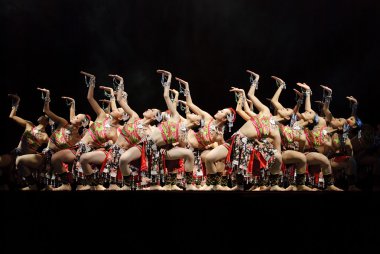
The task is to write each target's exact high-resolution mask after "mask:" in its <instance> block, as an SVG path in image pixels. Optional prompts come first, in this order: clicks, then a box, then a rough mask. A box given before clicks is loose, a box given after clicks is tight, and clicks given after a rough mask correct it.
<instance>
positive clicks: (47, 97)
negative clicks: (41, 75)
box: [37, 88, 68, 126]
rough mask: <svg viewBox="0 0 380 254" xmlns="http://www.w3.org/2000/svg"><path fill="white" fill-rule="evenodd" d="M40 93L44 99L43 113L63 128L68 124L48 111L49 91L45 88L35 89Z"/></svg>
mask: <svg viewBox="0 0 380 254" xmlns="http://www.w3.org/2000/svg"><path fill="white" fill-rule="evenodd" d="M37 89H38V90H40V91H41V92H43V93H45V99H44V109H43V112H44V113H45V114H46V115H47V116H48V117H49V118H50V119H51V120H53V122H55V123H57V124H58V126H65V125H66V124H67V123H68V122H67V120H66V119H65V118H63V117H60V116H57V115H56V114H54V113H53V112H52V111H51V110H50V91H49V90H48V89H45V88H37Z"/></svg>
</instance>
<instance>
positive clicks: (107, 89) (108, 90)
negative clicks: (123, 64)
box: [99, 86, 117, 111]
mask: <svg viewBox="0 0 380 254" xmlns="http://www.w3.org/2000/svg"><path fill="white" fill-rule="evenodd" d="M99 88H100V89H103V90H104V91H105V92H106V93H107V94H110V99H109V101H110V103H109V105H110V106H111V109H110V110H111V111H114V110H117V105H116V100H115V93H114V91H113V88H112V87H108V86H99Z"/></svg>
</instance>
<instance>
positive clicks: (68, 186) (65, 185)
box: [52, 184, 71, 191]
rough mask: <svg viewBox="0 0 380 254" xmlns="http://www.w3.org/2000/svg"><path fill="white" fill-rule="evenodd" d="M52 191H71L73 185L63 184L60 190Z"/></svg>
mask: <svg viewBox="0 0 380 254" xmlns="http://www.w3.org/2000/svg"><path fill="white" fill-rule="evenodd" d="M52 191H71V185H70V184H62V185H61V186H59V187H58V188H53V190H52Z"/></svg>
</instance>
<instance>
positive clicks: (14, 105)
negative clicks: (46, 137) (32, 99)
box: [8, 94, 33, 128]
mask: <svg viewBox="0 0 380 254" xmlns="http://www.w3.org/2000/svg"><path fill="white" fill-rule="evenodd" d="M8 96H9V97H11V98H12V110H11V113H10V114H9V118H11V119H12V120H13V121H15V122H16V123H18V124H19V125H21V126H22V127H24V128H25V127H26V125H28V124H29V125H33V124H32V123H31V122H30V121H27V120H25V119H23V118H21V117H19V116H16V113H17V109H18V106H19V104H20V97H19V96H18V95H17V94H8Z"/></svg>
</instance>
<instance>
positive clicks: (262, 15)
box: [0, 0, 380, 152]
mask: <svg viewBox="0 0 380 254" xmlns="http://www.w3.org/2000/svg"><path fill="white" fill-rule="evenodd" d="M379 7H380V2H379V1H375V0H373V1H368V0H365V1H355V0H345V1H331V0H318V1H296V0H291V1H273V0H266V1H253V0H251V1H248V0H233V1H232V0H230V1H227V0H218V1H216V0H214V1H211V0H198V1H191V0H176V1H174V0H165V1H164V0H156V1H146V0H139V1H116V0H107V1H106V0H103V1H101V0H91V1H90V0H89V1H67V0H66V1H61V0H56V1H47V0H46V1H40V0H36V1H21V0H1V1H0V24H1V26H2V27H1V40H0V43H1V47H0V48H1V58H0V59H1V60H0V61H1V62H2V68H1V75H0V84H1V91H2V92H1V94H0V98H1V100H0V101H1V114H0V117H1V119H0V121H1V133H7V134H6V135H4V134H3V137H2V138H3V141H4V139H5V142H4V145H1V146H0V149H1V151H2V152H5V151H8V150H10V149H11V148H13V147H14V146H16V145H17V142H18V139H19V137H20V134H21V133H22V131H23V130H22V128H19V127H17V125H16V124H15V123H13V122H12V121H10V120H9V119H8V118H7V117H8V114H9V112H10V107H11V101H10V99H8V98H7V93H18V94H19V95H20V97H21V105H20V108H19V111H18V114H19V115H20V116H22V117H24V118H26V119H29V120H33V121H34V122H35V120H36V119H37V117H38V116H39V115H40V114H41V110H42V106H43V103H42V101H41V99H40V96H41V95H40V93H39V92H38V91H37V90H36V87H37V86H40V87H46V88H49V89H50V90H51V92H52V103H51V109H52V110H53V111H55V112H56V113H58V114H59V115H62V116H65V117H67V118H68V115H69V114H68V109H67V108H66V106H65V103H64V101H63V100H62V99H60V96H62V95H66V96H72V97H74V98H75V99H76V101H77V112H87V113H89V114H90V115H92V116H95V115H94V113H93V111H92V110H91V108H90V107H89V105H88V103H87V100H86V92H87V89H86V86H85V84H84V80H83V77H82V76H81V75H80V74H79V71H80V70H85V71H88V72H91V73H94V74H95V75H96V76H97V81H98V84H100V85H110V84H111V79H110V78H108V77H107V74H109V73H117V74H119V75H122V76H123V77H124V78H125V81H126V91H127V92H128V93H129V102H130V105H131V106H132V107H133V108H134V109H135V110H136V111H137V112H138V113H142V112H143V110H145V109H146V108H149V107H157V108H161V109H162V108H163V107H164V102H163V99H162V87H161V85H160V77H159V76H158V75H157V74H156V72H155V70H156V69H158V68H162V69H167V70H169V71H171V72H172V73H173V74H174V75H175V76H179V77H181V78H183V79H185V80H187V81H189V82H190V85H191V91H192V95H193V99H194V102H195V103H196V104H198V105H199V106H200V107H202V108H204V109H206V110H207V111H209V112H210V113H214V112H216V110H218V109H220V108H224V107H227V106H235V102H234V96H233V94H231V93H229V92H228V89H229V87H230V86H231V85H234V86H238V87H242V88H245V89H248V87H249V79H248V75H247V73H246V72H245V70H246V69H252V70H254V71H255V72H257V73H259V74H260V75H261V79H260V81H261V82H260V85H259V86H260V90H259V91H258V92H257V95H258V97H259V98H261V99H263V100H265V99H264V98H265V97H270V96H272V95H273V93H274V91H275V88H276V85H275V82H274V80H272V79H271V78H270V76H271V75H276V76H279V77H281V78H282V79H283V80H285V81H286V83H287V84H288V87H289V89H287V90H286V91H285V92H284V93H283V96H282V98H281V101H282V102H283V104H284V105H285V106H291V105H292V104H293V103H294V94H293V92H292V90H291V89H290V88H293V87H295V86H296V85H295V83H296V82H306V83H308V84H310V85H311V87H312V89H313V97H312V99H313V100H317V99H320V98H321V95H322V91H321V89H320V87H319V85H320V84H327V85H329V86H330V87H332V88H333V96H334V97H333V101H332V106H331V108H332V111H333V113H334V114H335V115H337V116H345V117H347V116H348V115H349V113H350V110H349V106H348V105H349V104H348V101H347V100H346V99H345V96H347V95H354V96H355V97H357V98H358V100H359V103H360V105H359V106H360V108H359V112H360V116H361V118H362V119H363V121H364V122H369V123H375V122H376V121H377V119H376V118H373V117H372V118H371V116H370V113H371V111H373V110H372V109H373V108H374V105H375V103H376V99H377V98H378V92H376V86H377V75H378V73H379V66H380V65H379V64H378V62H377V60H378V58H379V56H380V54H379V46H378V45H379V33H378V28H379V25H380V22H379V18H378V13H379V10H380V8H379ZM173 87H176V88H177V89H178V86H177V84H176V83H174V82H173ZM96 97H97V98H101V97H102V94H101V92H100V91H99V90H97V93H96ZM314 106H315V104H314ZM241 123H242V122H241V120H239V122H238V124H237V126H239V125H240V124H241ZM235 129H236V127H235V128H234V130H235ZM5 144H6V145H5Z"/></svg>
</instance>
